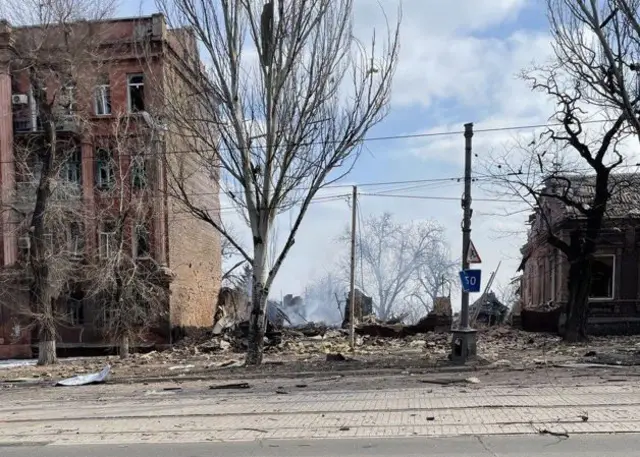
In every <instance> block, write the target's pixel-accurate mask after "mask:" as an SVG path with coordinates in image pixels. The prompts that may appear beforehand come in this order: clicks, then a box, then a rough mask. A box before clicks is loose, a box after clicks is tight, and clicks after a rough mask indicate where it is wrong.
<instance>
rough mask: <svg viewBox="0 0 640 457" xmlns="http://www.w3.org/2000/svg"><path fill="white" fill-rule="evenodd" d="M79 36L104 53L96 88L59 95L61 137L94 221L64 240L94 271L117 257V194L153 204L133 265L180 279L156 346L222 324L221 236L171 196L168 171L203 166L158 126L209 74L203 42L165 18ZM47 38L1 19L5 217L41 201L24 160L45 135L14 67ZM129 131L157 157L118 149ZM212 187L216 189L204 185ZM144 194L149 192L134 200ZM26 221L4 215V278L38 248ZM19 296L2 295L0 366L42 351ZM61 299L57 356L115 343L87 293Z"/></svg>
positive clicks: (135, 242) (0, 157) (0, 188)
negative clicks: (167, 108) (169, 100)
mask: <svg viewBox="0 0 640 457" xmlns="http://www.w3.org/2000/svg"><path fill="white" fill-rule="evenodd" d="M72 28H73V29H75V28H78V29H80V28H82V30H85V31H86V33H89V34H91V36H92V37H96V36H97V37H99V43H98V47H97V49H98V48H99V52H98V53H97V56H96V59H95V62H94V64H95V65H83V68H82V70H81V72H80V74H82V75H84V74H86V75H87V76H86V81H84V82H83V83H79V82H78V77H77V76H76V77H75V81H74V83H73V84H69V85H68V86H57V90H56V93H57V96H58V97H63V96H64V97H66V98H65V99H64V101H65V104H63V105H61V106H62V107H63V109H64V110H67V111H68V112H66V114H65V116H63V117H59V118H58V119H62V121H60V122H58V123H57V124H56V128H57V136H58V137H59V138H62V139H65V138H66V139H69V141H73V142H74V143H73V144H74V145H75V149H74V152H73V153H72V154H71V155H70V156H69V157H68V158H67V159H66V161H67V162H66V163H65V165H64V167H63V173H64V179H65V183H66V185H67V188H74V189H77V198H75V199H72V201H70V202H69V205H77V206H78V207H79V208H80V209H81V213H82V214H84V215H86V217H83V220H82V221H79V223H78V224H71V225H72V226H70V227H69V233H67V234H65V235H64V236H65V237H67V238H68V239H69V243H70V245H72V246H73V248H72V249H73V250H74V252H75V253H76V254H77V255H78V259H79V260H80V259H83V261H84V262H87V261H88V262H90V261H92V259H95V258H96V256H97V257H101V256H103V254H104V255H108V252H109V249H111V247H110V242H112V241H111V240H112V239H113V238H112V235H113V233H112V232H113V228H112V227H110V225H109V220H108V218H105V217H103V215H104V214H106V213H108V212H109V210H110V208H113V207H114V206H115V205H116V203H117V199H115V198H114V194H117V195H118V196H119V198H120V199H121V200H119V201H122V196H123V195H124V196H126V201H127V202H136V201H137V200H136V199H145V200H144V201H142V204H141V205H140V204H139V203H140V202H139V201H137V203H138V207H140V206H142V207H144V208H145V211H144V214H143V216H142V217H141V218H140V219H139V220H134V219H132V220H131V221H130V222H129V223H128V225H127V227H126V228H125V231H126V234H125V237H126V239H127V243H128V246H129V247H130V249H131V252H132V257H133V258H136V259H140V261H144V259H145V258H150V259H152V260H153V263H154V264H156V265H161V266H162V271H163V272H164V273H167V279H169V278H170V279H171V281H170V286H169V287H170V290H171V294H170V298H169V303H167V306H168V315H169V316H170V317H169V318H168V319H167V322H166V323H158V326H157V327H159V328H160V331H158V332H156V333H154V336H153V337H150V338H151V339H152V340H153V341H151V342H155V343H165V344H166V343H170V341H171V333H172V332H171V330H172V329H175V328H189V327H204V326H211V325H212V320H213V316H214V313H215V303H216V299H217V294H218V291H219V287H220V277H221V271H220V270H221V253H220V238H219V235H218V234H217V233H215V232H214V231H213V230H212V228H211V227H210V226H208V225H206V224H205V223H203V222H201V221H199V220H197V219H195V218H193V217H191V215H190V214H189V213H188V212H187V211H186V210H185V209H183V208H182V207H181V206H180V205H179V203H178V202H177V201H175V200H173V199H172V198H171V196H170V193H171V192H169V189H170V187H171V179H172V178H171V176H173V175H172V173H171V172H169V170H168V167H170V166H171V164H172V163H178V162H179V163H180V164H181V166H182V165H184V164H185V163H189V162H190V161H192V162H193V163H195V158H194V157H192V156H191V154H190V153H189V151H185V150H184V149H185V147H184V145H183V144H182V142H181V141H180V139H179V137H177V136H176V135H175V133H173V132H175V129H172V128H171V127H172V126H171V125H170V123H168V121H166V120H165V121H163V122H164V124H162V128H158V125H160V122H159V120H158V119H159V118H160V117H161V113H162V106H163V103H166V95H167V94H170V93H176V92H178V91H175V92H174V91H173V90H172V89H175V87H169V86H170V85H173V86H176V85H177V86H181V87H184V88H188V87H192V86H193V82H194V80H195V79H197V78H198V77H199V75H200V69H201V67H200V61H199V57H198V50H197V47H196V45H195V41H191V43H192V45H191V46H190V48H187V47H185V46H180V45H179V43H185V42H189V40H184V39H181V40H177V39H176V37H177V36H178V35H177V34H181V35H180V37H182V38H184V37H185V36H188V35H185V34H188V32H186V31H184V30H170V29H168V28H167V26H166V23H165V20H164V17H163V16H162V15H160V14H156V15H152V16H148V17H138V18H131V19H114V20H107V21H100V22H83V23H77V24H73V25H72ZM37 33H39V28H38V27H12V26H11V25H10V24H8V23H7V22H0V201H1V202H2V204H3V208H5V209H6V208H14V209H15V208H18V209H19V208H20V207H28V206H29V205H30V204H31V203H32V202H31V201H30V200H29V198H28V196H29V195H34V181H33V179H31V180H30V179H29V178H28V177H25V176H22V174H21V170H20V169H19V168H20V167H19V166H18V164H19V162H20V161H19V160H18V158H17V155H18V152H17V151H21V150H23V149H24V145H25V144H29V142H32V141H34V138H38V135H41V133H42V126H41V124H40V120H39V118H38V114H37V110H36V109H35V107H34V96H33V88H32V87H30V83H29V77H28V75H26V74H25V70H24V68H20V65H18V64H17V63H16V62H17V57H16V49H17V48H18V47H19V45H20V43H21V40H28V39H30V38H31V37H33V36H34V34H37ZM85 67H86V68H85ZM47 95H49V93H48V92H47ZM80 123H81V124H82V125H81V126H80V127H79V124H80ZM125 124H126V126H127V129H128V130H127V133H126V136H127V138H129V137H136V136H137V137H138V138H141V139H142V142H144V143H145V144H144V148H145V150H147V149H148V150H153V151H154V153H153V154H146V153H145V154H140V156H134V155H133V154H122V153H118V152H117V151H118V149H117V148H113V147H112V146H111V145H112V144H113V142H114V141H115V140H114V135H116V134H115V133H114V132H116V131H117V128H119V127H118V126H119V125H125ZM113 164H115V166H113ZM192 168H193V169H194V170H195V172H194V173H193V174H192V176H191V179H192V182H193V183H194V185H193V189H192V191H193V192H194V193H201V194H202V199H203V200H206V202H205V203H206V207H207V208H208V209H209V211H210V213H211V214H213V215H214V216H215V217H219V196H218V187H217V184H216V182H215V178H217V177H214V180H212V179H211V177H206V178H207V180H206V181H203V180H202V179H200V178H202V177H200V176H198V174H197V167H192ZM123 169H127V170H129V175H127V179H124V178H123V177H122V176H124V174H123V173H122V170H123ZM203 182H206V183H207V185H206V186H205V187H204V188H203V187H202V183H203ZM69 184H71V187H69V186H68V185H69ZM196 184H197V186H196ZM73 186H75V187H73ZM114 189H115V191H114ZM139 189H145V190H146V192H144V193H143V192H140V193H139V194H138V193H136V192H137V190H139ZM21 205H22V206H21ZM23 219H24V218H23ZM23 219H22V220H21V219H20V218H19V217H18V216H16V211H11V210H4V211H3V212H2V213H1V218H0V267H2V268H4V269H11V268H15V269H16V270H19V268H18V267H19V266H20V262H21V259H22V258H23V256H24V252H25V251H27V250H28V249H29V246H28V244H29V243H28V241H29V239H28V237H25V236H24V233H23V232H21V229H20V227H21V224H22V222H23ZM22 225H24V224H22ZM52 236H55V235H52ZM16 281H18V282H19V280H18V279H17V280H16ZM9 286H11V285H9ZM16 290H17V292H16V293H12V294H10V295H6V294H5V295H4V297H5V298H4V300H3V298H2V297H3V296H2V295H0V358H8V357H18V356H20V357H25V356H30V355H31V353H32V346H33V342H34V341H33V338H32V332H31V331H30V330H29V329H28V328H27V326H26V325H27V324H28V322H26V321H25V320H24V318H23V317H21V316H20V315H18V313H16V311H15V310H16V309H17V308H19V307H17V306H16V302H21V301H25V302H26V303H28V290H24V288H23V289H20V287H16ZM7 296H9V297H11V298H9V299H8V298H6V297H7ZM59 302H60V303H59V307H60V308H61V315H64V316H67V317H66V318H65V319H63V321H61V323H60V324H59V326H58V334H59V337H58V347H59V348H63V349H64V348H102V347H105V346H110V343H109V342H108V341H105V338H104V335H103V332H102V331H101V328H100V319H99V316H98V315H97V314H98V313H97V312H96V310H95V309H92V305H91V301H90V300H88V299H85V298H83V296H82V292H81V291H80V292H79V294H78V295H77V296H63V297H61V298H60V300H59Z"/></svg>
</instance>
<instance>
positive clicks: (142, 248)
mask: <svg viewBox="0 0 640 457" xmlns="http://www.w3.org/2000/svg"><path fill="white" fill-rule="evenodd" d="M134 235H135V246H134V249H135V251H134V253H135V256H136V258H145V257H149V254H150V253H151V236H150V234H149V228H148V227H147V225H146V224H140V225H136V227H135V233H134Z"/></svg>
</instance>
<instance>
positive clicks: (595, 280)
mask: <svg viewBox="0 0 640 457" xmlns="http://www.w3.org/2000/svg"><path fill="white" fill-rule="evenodd" d="M614 275H615V256H613V255H601V256H594V258H593V260H592V261H591V290H590V293H589V298H595V299H613V296H614V295H613V294H614V288H613V284H614Z"/></svg>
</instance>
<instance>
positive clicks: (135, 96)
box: [127, 75, 144, 113]
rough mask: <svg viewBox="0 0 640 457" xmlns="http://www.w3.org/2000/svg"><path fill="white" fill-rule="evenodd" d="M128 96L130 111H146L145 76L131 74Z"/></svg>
mask: <svg viewBox="0 0 640 457" xmlns="http://www.w3.org/2000/svg"><path fill="white" fill-rule="evenodd" d="M127 96H128V97H127V98H128V102H129V112H130V113H139V112H140V111H144V76H142V75H129V77H128V93H127Z"/></svg>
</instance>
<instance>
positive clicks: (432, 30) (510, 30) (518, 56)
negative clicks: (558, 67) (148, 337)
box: [120, 0, 552, 306]
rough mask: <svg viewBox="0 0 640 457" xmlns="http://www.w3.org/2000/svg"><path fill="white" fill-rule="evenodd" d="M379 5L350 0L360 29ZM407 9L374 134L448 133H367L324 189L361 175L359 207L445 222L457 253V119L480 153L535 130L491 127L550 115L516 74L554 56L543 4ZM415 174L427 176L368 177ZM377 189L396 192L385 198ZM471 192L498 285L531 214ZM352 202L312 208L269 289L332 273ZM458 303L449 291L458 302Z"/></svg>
mask: <svg viewBox="0 0 640 457" xmlns="http://www.w3.org/2000/svg"><path fill="white" fill-rule="evenodd" d="M124 3H125V4H127V6H126V7H122V8H121V11H120V13H121V14H122V15H127V16H130V15H134V14H136V13H137V12H138V11H140V5H139V4H134V2H133V1H132V2H131V4H128V3H129V2H128V1H127V2H124ZM379 4H382V6H383V7H384V8H385V11H386V12H387V13H388V14H389V15H390V16H391V17H392V18H393V15H394V14H395V12H396V10H397V5H398V2H397V1H396V0H378V1H374V0H356V10H355V22H356V28H357V30H358V31H359V33H364V32H366V31H367V30H369V31H371V30H372V27H375V26H376V24H378V25H381V18H382V16H381V15H380V9H379ZM152 5H153V2H152V1H150V0H147V3H145V4H143V6H142V11H143V12H144V13H151V12H153V10H154V8H153V6H152ZM402 8H403V23H402V31H401V48H402V49H401V54H400V62H399V66H398V71H397V75H396V79H395V83H394V90H393V98H392V103H391V110H390V114H389V116H388V118H387V119H386V120H385V121H384V122H383V123H382V124H381V125H379V126H378V127H376V129H375V130H374V131H372V132H370V135H369V136H371V137H380V136H385V137H388V136H406V135H415V134H425V133H443V134H442V135H435V136H424V137H420V138H410V139H407V138H404V139H403V138H399V139H389V140H380V141H369V142H367V143H366V151H365V153H364V154H363V156H362V158H361V159H360V161H359V162H358V163H357V165H356V167H355V169H354V170H353V172H352V173H351V174H350V175H349V176H348V177H347V178H345V182H344V184H345V187H343V188H334V189H330V190H327V191H325V192H324V193H323V195H340V194H348V193H349V192H350V188H349V187H348V185H350V184H358V185H359V187H360V191H361V192H362V193H374V194H378V196H364V195H363V196H362V197H361V210H362V214H363V215H365V216H366V215H369V214H379V213H382V212H384V211H391V212H393V213H394V215H395V216H396V218H397V219H398V220H402V221H411V220H419V219H434V220H436V221H438V222H439V223H441V224H442V225H444V227H446V236H447V241H448V242H449V244H450V246H451V249H452V252H453V253H454V255H455V256H456V257H459V254H458V253H459V252H460V251H461V233H460V222H461V217H462V211H461V207H460V202H459V198H460V197H461V194H462V182H458V178H461V177H462V175H463V159H464V137H463V136H462V133H461V131H462V129H463V124H465V123H467V122H473V123H474V124H475V129H476V130H477V131H478V133H476V135H475V136H474V152H475V153H476V154H477V155H478V158H477V159H476V160H477V161H481V160H482V158H483V157H486V156H487V155H489V154H491V153H492V152H495V151H496V150H501V149H502V148H503V147H504V145H505V144H506V143H508V142H510V141H512V140H513V139H514V138H515V137H516V136H518V135H525V136H527V135H531V134H532V133H533V132H534V129H533V128H529V127H525V128H522V129H515V130H495V129H500V128H503V127H515V126H530V125H535V124H544V123H545V122H547V119H548V118H549V115H550V114H551V111H550V109H551V108H552V107H551V106H550V105H549V103H548V101H547V100H546V99H545V98H544V97H543V96H542V95H540V94H536V93H531V91H530V90H529V89H528V87H527V86H526V84H525V83H524V82H523V81H521V80H520V79H519V78H518V76H517V75H518V73H519V71H520V70H521V69H523V68H524V67H527V66H529V65H530V64H531V63H532V62H533V61H534V60H535V61H538V62H542V61H544V60H545V58H546V56H548V55H549V52H550V42H549V36H548V32H547V23H546V16H545V11H544V7H543V2H541V1H539V0H482V1H477V0H447V1H443V0H404V1H403V2H402ZM484 129H493V131H491V132H482V130H484ZM448 132H450V133H448ZM411 180H415V181H419V180H431V181H423V182H417V183H410V184H390V185H370V183H376V182H394V181H411ZM384 193H386V194H391V195H394V196H393V197H392V196H381V195H382V194H384ZM473 196H474V198H475V201H474V205H473V207H474V217H473V223H472V230H473V231H472V238H473V241H474V243H475V245H476V247H477V249H478V251H479V253H480V255H481V257H482V260H483V262H482V269H483V274H484V275H485V278H486V277H488V275H489V273H490V272H491V271H492V270H493V269H495V268H496V266H497V264H498V262H500V261H502V266H501V268H500V271H499V274H498V276H497V278H498V279H497V282H498V283H499V284H505V283H506V282H508V281H509V279H510V278H512V277H513V276H514V275H515V274H516V271H515V270H516V268H517V265H518V262H519V248H520V246H521V245H522V243H523V241H524V233H525V232H524V230H525V226H524V222H525V219H526V214H524V213H520V214H517V215H515V216H510V217H507V216H504V215H503V214H505V213H510V212H513V210H514V209H517V208H518V205H514V204H513V203H510V202H508V201H480V200H479V199H483V198H484V199H489V200H490V199H495V198H496V195H494V194H492V193H489V192H488V191H481V190H474V192H473ZM223 205H224V203H223ZM520 208H522V206H520ZM349 211H350V210H349V206H348V204H347V200H346V198H345V199H342V200H337V199H336V200H333V201H329V202H319V203H316V204H314V205H312V209H311V210H310V212H309V214H308V217H307V218H306V220H305V221H304V223H303V225H302V227H301V230H300V233H299V235H298V236H297V239H296V245H295V247H294V248H293V250H292V251H291V254H290V256H289V257H288V258H287V260H286V261H285V264H284V266H283V268H282V270H281V272H280V274H279V277H278V279H277V280H276V284H274V287H273V288H272V292H273V294H274V295H276V296H279V295H280V293H283V294H286V293H301V292H302V291H303V288H304V286H305V284H306V283H307V282H308V281H309V280H310V279H311V278H313V277H315V276H317V275H321V274H322V273H323V272H325V271H327V270H331V269H332V268H333V267H334V264H335V261H336V260H337V259H338V258H339V257H340V256H343V255H345V254H346V253H347V249H348V247H347V246H341V245H340V244H338V243H337V242H336V241H335V238H336V237H337V236H338V235H339V233H340V232H341V231H342V230H344V227H345V226H346V225H347V224H348V223H349V220H350V212H349ZM289 224H290V221H289V218H288V217H283V218H281V219H280V221H279V230H280V232H286V231H287V230H288V229H289ZM472 299H473V297H472ZM457 303H458V300H457V298H456V302H455V304H454V306H459V305H458V304H457Z"/></svg>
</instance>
